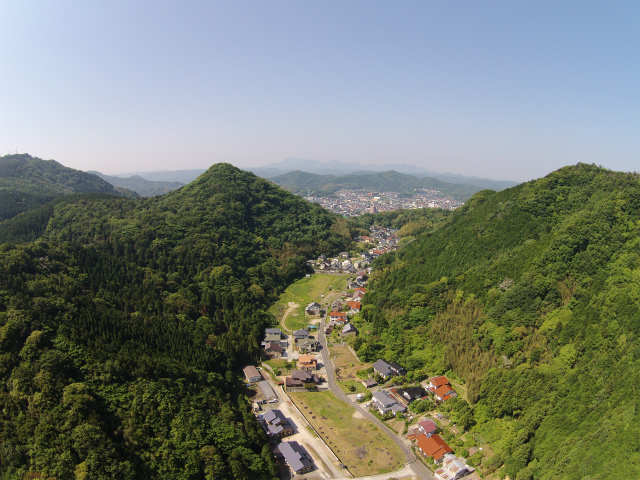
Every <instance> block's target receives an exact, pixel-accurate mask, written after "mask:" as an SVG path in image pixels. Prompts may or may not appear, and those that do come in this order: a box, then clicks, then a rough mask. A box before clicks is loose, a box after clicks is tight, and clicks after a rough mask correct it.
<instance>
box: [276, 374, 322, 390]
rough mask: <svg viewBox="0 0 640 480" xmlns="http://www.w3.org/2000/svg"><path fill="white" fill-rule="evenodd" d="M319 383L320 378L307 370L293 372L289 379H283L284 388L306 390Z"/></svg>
mask: <svg viewBox="0 0 640 480" xmlns="http://www.w3.org/2000/svg"><path fill="white" fill-rule="evenodd" d="M320 382H321V380H320V377H318V376H317V375H316V374H314V373H311V372H309V371H308V370H294V371H293V372H292V373H291V376H290V377H287V378H285V382H284V383H285V388H287V389H290V388H306V387H309V386H311V385H314V386H317V385H319V384H320Z"/></svg>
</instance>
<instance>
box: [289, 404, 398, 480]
mask: <svg viewBox="0 0 640 480" xmlns="http://www.w3.org/2000/svg"><path fill="white" fill-rule="evenodd" d="M290 397H291V399H292V400H293V401H294V402H295V403H296V404H297V405H298V407H299V408H300V410H301V411H302V413H303V414H304V415H305V417H306V418H307V420H308V421H309V423H311V424H312V425H313V426H314V428H315V429H316V430H317V431H318V432H319V433H320V435H321V436H322V438H323V439H324V440H325V442H326V443H327V444H328V445H329V447H330V448H331V449H332V450H333V451H334V453H335V454H336V455H337V456H338V457H339V458H340V460H341V461H342V462H343V463H344V464H345V465H346V466H347V468H348V469H349V472H350V473H351V474H352V475H354V476H355V477H361V476H366V475H376V474H380V473H387V472H392V471H394V470H397V469H399V468H400V467H401V466H402V464H403V463H404V455H403V454H402V452H401V451H400V449H399V448H398V446H397V445H396V444H395V443H393V442H392V441H391V440H390V439H389V437H388V436H387V435H386V434H385V433H383V432H382V431H381V430H380V429H379V428H378V427H376V426H375V425H373V424H372V423H370V422H369V421H367V420H364V419H361V418H356V417H355V416H354V414H353V408H352V407H351V406H349V405H347V404H346V403H344V402H342V401H340V400H338V399H337V398H336V397H335V395H333V393H331V392H313V393H291V394H290Z"/></svg>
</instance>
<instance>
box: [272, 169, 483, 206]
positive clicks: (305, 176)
mask: <svg viewBox="0 0 640 480" xmlns="http://www.w3.org/2000/svg"><path fill="white" fill-rule="evenodd" d="M269 180H271V181H273V182H275V183H277V184H278V185H280V186H281V187H283V188H286V189H287V190H289V191H290V192H293V193H297V194H301V195H302V194H305V195H306V194H307V193H310V194H312V195H321V196H322V195H333V194H335V192H337V191H338V190H343V189H369V190H376V191H381V192H399V193H413V192H414V191H415V190H417V189H431V190H438V191H439V192H440V193H441V194H442V195H443V196H449V197H451V198H455V199H456V200H461V201H465V200H467V199H469V197H471V195H473V194H474V193H476V192H477V191H478V190H480V188H479V187H476V186H474V185H463V184H453V183H447V182H443V181H440V180H437V179H435V178H429V177H425V178H418V177H414V176H413V175H405V174H403V173H399V172H395V171H393V170H391V171H389V172H379V173H362V174H355V173H354V174H350V175H343V176H337V175H317V174H315V173H306V172H301V171H299V170H297V171H294V172H289V173H286V174H284V175H278V176H276V177H270V178H269Z"/></svg>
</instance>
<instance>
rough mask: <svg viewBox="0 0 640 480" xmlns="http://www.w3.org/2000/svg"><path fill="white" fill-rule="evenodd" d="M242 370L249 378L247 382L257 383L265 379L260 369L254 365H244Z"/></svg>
mask: <svg viewBox="0 0 640 480" xmlns="http://www.w3.org/2000/svg"><path fill="white" fill-rule="evenodd" d="M242 372H243V373H244V376H245V377H246V378H247V382H249V383H256V382H259V381H260V380H264V379H263V378H262V375H261V374H260V372H259V371H258V369H257V368H256V367H254V366H253V365H249V366H247V367H244V368H243V369H242Z"/></svg>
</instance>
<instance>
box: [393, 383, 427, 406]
mask: <svg viewBox="0 0 640 480" xmlns="http://www.w3.org/2000/svg"><path fill="white" fill-rule="evenodd" d="M398 395H399V396H401V397H402V399H403V400H404V401H405V402H407V403H411V402H413V401H414V400H418V399H420V398H422V397H424V396H425V391H424V388H422V387H410V388H404V389H402V388H399V389H398Z"/></svg>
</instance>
